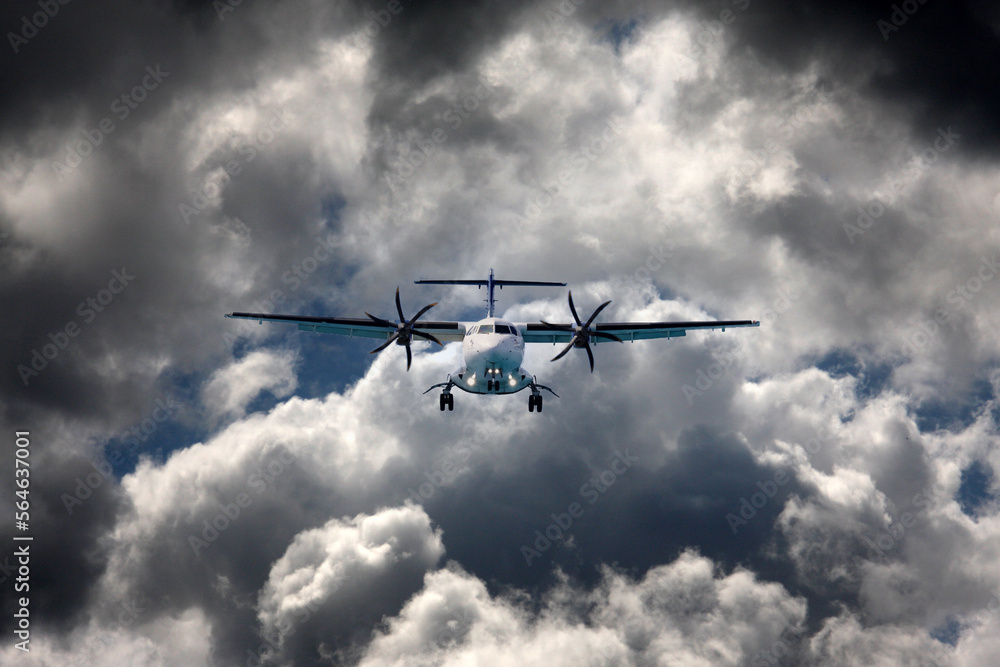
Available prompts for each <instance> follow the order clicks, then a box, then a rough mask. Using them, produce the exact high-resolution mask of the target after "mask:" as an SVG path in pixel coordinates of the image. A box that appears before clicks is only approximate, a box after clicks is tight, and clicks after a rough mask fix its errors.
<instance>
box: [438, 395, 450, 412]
mask: <svg viewBox="0 0 1000 667" xmlns="http://www.w3.org/2000/svg"><path fill="white" fill-rule="evenodd" d="M447 398H448V397H447V396H445V395H444V394H441V397H440V400H439V401H438V405H439V406H440V408H441V412H444V406H445V403H447V401H446V400H445V399H447Z"/></svg>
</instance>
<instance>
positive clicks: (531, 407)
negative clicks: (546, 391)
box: [528, 395, 535, 412]
mask: <svg viewBox="0 0 1000 667" xmlns="http://www.w3.org/2000/svg"><path fill="white" fill-rule="evenodd" d="M534 411H535V397H534V396H530V395H529V396H528V412H534Z"/></svg>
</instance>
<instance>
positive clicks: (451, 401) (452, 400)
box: [448, 394, 455, 412]
mask: <svg viewBox="0 0 1000 667" xmlns="http://www.w3.org/2000/svg"><path fill="white" fill-rule="evenodd" d="M454 410H455V395H454V394H448V412H452V411H454Z"/></svg>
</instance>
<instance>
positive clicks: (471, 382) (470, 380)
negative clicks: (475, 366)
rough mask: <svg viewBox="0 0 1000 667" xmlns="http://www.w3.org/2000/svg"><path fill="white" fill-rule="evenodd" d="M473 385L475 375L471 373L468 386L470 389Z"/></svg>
mask: <svg viewBox="0 0 1000 667" xmlns="http://www.w3.org/2000/svg"><path fill="white" fill-rule="evenodd" d="M474 384H476V374H475V373H473V374H472V375H471V376H470V377H469V386H470V387H471V386H472V385H474Z"/></svg>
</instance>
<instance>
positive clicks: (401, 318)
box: [396, 287, 406, 322]
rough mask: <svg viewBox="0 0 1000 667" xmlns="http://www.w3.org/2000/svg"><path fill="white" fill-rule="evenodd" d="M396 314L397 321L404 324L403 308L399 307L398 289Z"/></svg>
mask: <svg viewBox="0 0 1000 667" xmlns="http://www.w3.org/2000/svg"><path fill="white" fill-rule="evenodd" d="M396 312H397V313H399V321H400V322H405V321H406V317H404V316H403V307H402V306H401V305H399V288H398V287H397V288H396Z"/></svg>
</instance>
